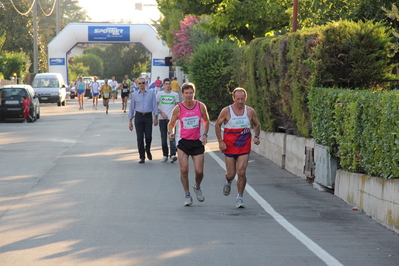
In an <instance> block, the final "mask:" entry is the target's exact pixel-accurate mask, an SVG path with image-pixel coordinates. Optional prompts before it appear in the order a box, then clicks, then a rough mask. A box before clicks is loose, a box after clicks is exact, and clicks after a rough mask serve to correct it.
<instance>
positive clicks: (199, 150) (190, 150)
mask: <svg viewBox="0 0 399 266" xmlns="http://www.w3.org/2000/svg"><path fill="white" fill-rule="evenodd" d="M177 148H178V149H180V150H182V151H183V152H184V153H185V154H187V155H200V154H203V153H204V152H205V147H204V145H202V141H200V140H199V139H198V140H188V139H181V140H179V143H178V144H177Z"/></svg>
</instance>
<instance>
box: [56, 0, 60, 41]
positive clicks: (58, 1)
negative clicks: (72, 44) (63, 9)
mask: <svg viewBox="0 0 399 266" xmlns="http://www.w3.org/2000/svg"><path fill="white" fill-rule="evenodd" d="M55 1H56V3H55V5H56V6H55V20H56V22H55V25H56V26H55V27H56V34H58V33H60V30H61V21H60V0H55Z"/></svg>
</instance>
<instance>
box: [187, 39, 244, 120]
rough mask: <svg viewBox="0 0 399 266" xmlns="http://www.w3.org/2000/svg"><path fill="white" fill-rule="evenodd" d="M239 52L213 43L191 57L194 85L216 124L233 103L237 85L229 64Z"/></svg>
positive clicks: (204, 45) (207, 44)
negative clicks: (235, 53) (232, 98)
mask: <svg viewBox="0 0 399 266" xmlns="http://www.w3.org/2000/svg"><path fill="white" fill-rule="evenodd" d="M235 49H237V46H236V45H234V44H232V43H229V42H222V43H219V44H216V43H212V42H209V43H204V44H201V45H199V46H198V47H197V50H196V52H195V53H194V54H193V56H192V57H191V63H190V65H189V73H190V75H189V77H190V81H192V82H193V83H194V84H195V86H196V96H197V99H198V100H199V101H202V102H204V103H205V104H206V105H207V108H208V112H209V116H210V119H212V120H214V119H216V118H217V117H218V115H219V112H220V110H221V109H222V108H223V107H225V106H227V105H229V104H230V103H231V102H232V100H231V91H232V90H233V89H234V88H235V87H236V84H235V83H234V82H233V81H232V80H231V69H230V68H229V63H230V61H231V60H232V59H233V58H232V57H231V55H232V54H234V50H235Z"/></svg>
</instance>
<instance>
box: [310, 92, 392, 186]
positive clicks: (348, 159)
mask: <svg viewBox="0 0 399 266" xmlns="http://www.w3.org/2000/svg"><path fill="white" fill-rule="evenodd" d="M309 108H310V110H311V113H312V115H311V120H312V125H313V135H314V139H315V141H316V142H317V143H320V144H322V145H325V146H328V147H329V148H330V149H331V150H332V152H333V153H335V154H336V155H337V156H338V157H339V158H340V165H341V167H342V169H343V170H346V171H351V172H366V173H367V174H370V175H373V176H379V177H384V178H388V179H389V178H398V177H399V136H398V133H399V119H398V117H399V91H380V92H374V91H370V90H368V91H353V90H344V89H341V90H338V89H336V90H331V89H326V88H314V89H312V91H311V92H310V94H309Z"/></svg>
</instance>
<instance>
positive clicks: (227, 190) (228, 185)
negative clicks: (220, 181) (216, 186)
mask: <svg viewBox="0 0 399 266" xmlns="http://www.w3.org/2000/svg"><path fill="white" fill-rule="evenodd" d="M230 190H231V183H229V182H227V180H226V181H225V182H224V186H223V195H225V196H228V195H229V194H230Z"/></svg>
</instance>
